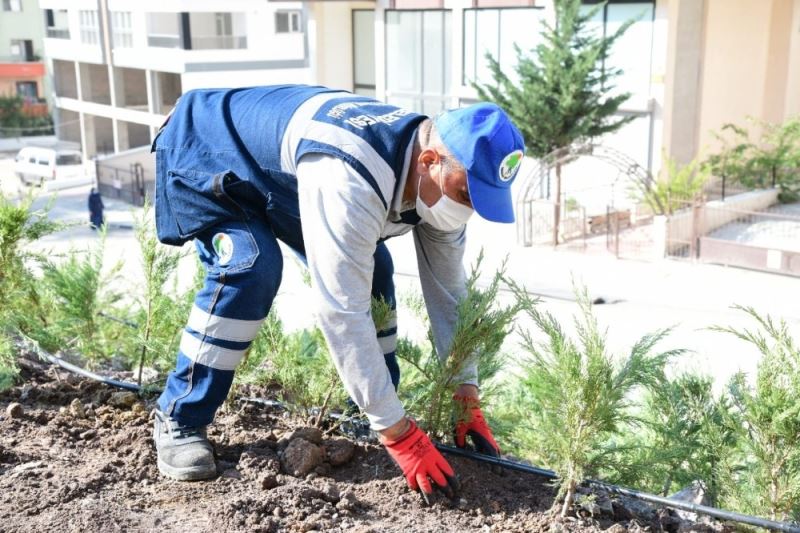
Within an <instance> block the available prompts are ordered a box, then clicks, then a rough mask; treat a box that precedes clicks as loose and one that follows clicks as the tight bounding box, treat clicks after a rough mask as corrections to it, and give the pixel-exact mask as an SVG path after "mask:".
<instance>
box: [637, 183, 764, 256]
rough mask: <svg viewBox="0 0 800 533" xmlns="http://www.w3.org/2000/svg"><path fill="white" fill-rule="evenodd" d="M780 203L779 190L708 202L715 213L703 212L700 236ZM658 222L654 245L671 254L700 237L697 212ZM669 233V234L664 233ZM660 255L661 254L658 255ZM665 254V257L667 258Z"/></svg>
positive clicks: (655, 226)
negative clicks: (695, 216)
mask: <svg viewBox="0 0 800 533" xmlns="http://www.w3.org/2000/svg"><path fill="white" fill-rule="evenodd" d="M777 202H778V189H768V190H762V191H751V192H747V193H743V194H737V195H735V196H731V197H728V198H726V199H725V201H722V200H715V201H713V202H707V203H706V206H708V207H709V208H711V209H702V208H701V215H700V216H699V220H698V221H697V222H698V223H699V225H700V228H699V234H700V235H708V234H709V233H711V232H713V231H714V230H716V229H719V228H721V227H722V226H724V225H725V224H728V223H730V222H732V221H734V220H736V219H737V218H740V217H741V211H764V210H765V209H767V208H768V207H769V206H771V205H775V204H776V203H777ZM656 218H657V219H659V220H658V222H656V223H654V224H653V230H654V232H656V235H655V238H654V239H653V241H654V243H656V245H657V246H658V243H664V244H665V251H666V252H670V251H673V250H675V249H678V248H680V247H682V246H685V245H686V244H687V243H688V242H690V241H691V239H692V236H693V235H696V234H698V230H696V229H695V228H694V222H693V218H694V212H693V211H692V210H691V209H687V210H684V211H681V212H679V213H676V214H673V215H672V216H669V217H660V216H659V217H656ZM664 232H666V233H664ZM658 253H660V251H659V252H658ZM663 255H664V254H661V256H662V257H663Z"/></svg>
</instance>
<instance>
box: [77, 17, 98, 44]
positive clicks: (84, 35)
mask: <svg viewBox="0 0 800 533" xmlns="http://www.w3.org/2000/svg"><path fill="white" fill-rule="evenodd" d="M79 15H80V29H81V42H82V43H84V44H100V34H99V32H98V26H97V11H85V10H81V11H80V13H79Z"/></svg>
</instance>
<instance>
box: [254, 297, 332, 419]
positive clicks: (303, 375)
mask: <svg viewBox="0 0 800 533" xmlns="http://www.w3.org/2000/svg"><path fill="white" fill-rule="evenodd" d="M242 370H244V372H242ZM242 370H240V373H241V374H242V375H243V379H246V380H247V381H249V382H253V383H259V384H263V385H267V386H271V387H274V388H275V389H276V390H277V395H278V399H280V400H281V401H283V402H285V403H286V404H287V406H288V407H290V408H293V409H294V410H295V414H297V415H300V416H303V417H304V418H307V417H309V416H310V415H311V414H312V413H314V412H315V410H316V409H320V411H319V412H317V413H316V424H317V425H320V424H321V423H322V420H323V418H324V416H325V414H326V413H327V412H329V411H330V410H331V409H334V408H339V409H342V408H344V406H345V402H346V401H347V393H346V392H345V390H344V388H343V387H342V384H341V381H340V379H339V374H338V373H337V371H336V367H334V366H333V362H332V361H331V358H330V355H329V354H328V349H327V345H326V343H325V338H324V337H323V336H322V332H321V331H320V330H319V329H316V328H315V329H313V330H310V331H309V330H300V331H295V332H292V333H289V334H285V333H284V332H283V325H282V324H281V322H280V319H279V318H278V317H277V313H276V312H275V308H274V306H273V309H272V310H271V311H270V314H269V316H268V317H267V320H266V322H265V324H264V326H263V327H262V328H261V329H260V330H259V333H258V335H257V336H256V339H255V340H254V341H253V345H252V347H251V348H250V352H249V354H248V357H247V363H246V364H245V367H244V369H242ZM245 376H246V378H245Z"/></svg>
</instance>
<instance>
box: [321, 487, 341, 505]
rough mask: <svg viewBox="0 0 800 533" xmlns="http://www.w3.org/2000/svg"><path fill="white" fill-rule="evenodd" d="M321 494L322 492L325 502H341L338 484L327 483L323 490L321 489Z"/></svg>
mask: <svg viewBox="0 0 800 533" xmlns="http://www.w3.org/2000/svg"><path fill="white" fill-rule="evenodd" d="M320 492H322V497H323V498H324V499H325V501H328V502H330V503H337V502H338V501H339V500H340V497H339V487H338V486H337V485H336V483H325V485H323V486H322V489H320Z"/></svg>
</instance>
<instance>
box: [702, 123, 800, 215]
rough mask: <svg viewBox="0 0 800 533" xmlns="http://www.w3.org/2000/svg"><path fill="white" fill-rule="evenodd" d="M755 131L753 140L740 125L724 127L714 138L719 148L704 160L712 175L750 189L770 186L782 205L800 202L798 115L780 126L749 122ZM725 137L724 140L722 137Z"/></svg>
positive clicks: (726, 125)
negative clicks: (717, 141) (775, 191)
mask: <svg viewBox="0 0 800 533" xmlns="http://www.w3.org/2000/svg"><path fill="white" fill-rule="evenodd" d="M750 124H751V126H753V127H754V128H755V129H757V130H759V134H758V135H757V136H756V137H757V138H756V139H755V140H752V139H751V137H752V136H751V133H750V132H749V131H748V130H747V129H746V128H744V127H742V126H737V125H735V124H725V125H724V126H723V127H722V131H721V133H719V134H717V135H716V136H717V139H719V140H720V141H721V142H722V143H723V147H722V149H721V150H720V151H719V152H717V153H715V154H712V155H711V156H709V157H708V159H707V160H706V165H707V166H708V167H709V168H710V169H711V171H712V172H713V173H714V175H715V176H719V177H723V176H724V177H725V178H727V179H730V180H731V182H733V183H740V184H742V185H744V186H746V187H751V188H759V189H761V188H766V187H771V186H773V184H774V185H775V186H777V187H778V188H779V189H780V193H779V199H780V201H782V202H796V201H797V200H798V199H800V116H797V117H794V118H791V119H789V120H787V121H786V122H785V123H783V124H772V123H769V122H763V121H756V120H753V119H751V120H750ZM726 135H727V137H726Z"/></svg>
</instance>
